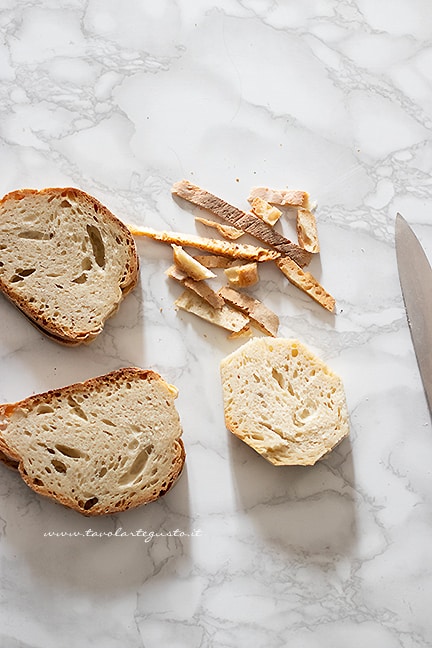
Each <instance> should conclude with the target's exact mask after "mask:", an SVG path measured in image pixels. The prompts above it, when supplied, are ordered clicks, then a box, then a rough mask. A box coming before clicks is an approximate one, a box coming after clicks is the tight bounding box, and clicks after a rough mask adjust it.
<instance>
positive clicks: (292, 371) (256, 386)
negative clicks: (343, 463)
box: [221, 338, 349, 466]
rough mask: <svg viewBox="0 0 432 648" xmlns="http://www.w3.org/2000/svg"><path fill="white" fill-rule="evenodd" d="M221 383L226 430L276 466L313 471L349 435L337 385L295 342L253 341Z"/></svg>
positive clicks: (225, 368)
mask: <svg viewBox="0 0 432 648" xmlns="http://www.w3.org/2000/svg"><path fill="white" fill-rule="evenodd" d="M221 378H222V386H223V398H224V410H225V422H226V426H227V428H228V430H230V431H231V432H232V433H233V434H235V435H236V436H237V437H238V438H239V439H241V440H242V441H244V442H245V443H247V444H248V445H249V446H251V448H253V449H254V450H255V451H256V452H258V453H259V454H260V455H261V456H263V457H264V458H265V459H267V461H269V462H271V463H272V464H274V465H276V466H286V465H303V466H308V465H312V464H314V463H316V462H317V461H318V460H319V459H321V458H322V457H323V456H324V455H325V454H327V453H328V452H329V451H330V450H332V449H333V448H334V447H335V446H336V445H337V444H338V443H339V442H340V441H341V440H342V439H343V438H344V437H346V436H347V435H348V434H349V422H348V411H347V405H346V399H345V393H344V388H343V384H342V381H341V379H340V378H339V377H338V376H336V375H335V374H334V373H333V372H332V371H331V369H330V368H329V367H328V366H327V365H326V364H325V363H324V362H323V361H322V360H320V359H319V358H317V357H316V356H315V355H314V354H313V353H311V351H310V350H309V349H308V348H307V347H306V346H305V345H304V344H301V343H300V342H298V341H297V340H287V339H283V338H275V339H270V338H253V339H252V340H250V341H249V342H246V344H244V345H243V346H242V347H240V348H239V349H237V351H234V353H232V354H231V355H229V356H228V357H226V358H225V359H224V360H222V362H221Z"/></svg>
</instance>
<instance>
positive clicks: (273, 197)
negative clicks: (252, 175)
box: [248, 187, 309, 208]
mask: <svg viewBox="0 0 432 648" xmlns="http://www.w3.org/2000/svg"><path fill="white" fill-rule="evenodd" d="M254 198H261V199H262V200H265V201H266V202H268V203H270V204H271V205H280V206H281V207H306V208H307V207H308V204H309V194H308V193H307V192H306V191H298V190H292V189H291V190H281V191H279V190H277V189H269V188H268V187H254V188H253V189H251V192H250V195H249V198H248V202H250V203H251V202H252V201H253V199H254Z"/></svg>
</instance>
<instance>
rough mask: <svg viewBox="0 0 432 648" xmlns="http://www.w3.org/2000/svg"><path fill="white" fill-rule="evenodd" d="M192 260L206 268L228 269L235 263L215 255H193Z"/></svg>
mask: <svg viewBox="0 0 432 648" xmlns="http://www.w3.org/2000/svg"><path fill="white" fill-rule="evenodd" d="M194 259H196V260H197V261H198V262H199V263H201V265H203V266H205V267H206V268H230V267H231V266H232V265H235V263H236V260H235V259H229V258H227V257H223V256H217V255H215V254H195V256H194Z"/></svg>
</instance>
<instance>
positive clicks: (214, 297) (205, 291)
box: [165, 265, 225, 308]
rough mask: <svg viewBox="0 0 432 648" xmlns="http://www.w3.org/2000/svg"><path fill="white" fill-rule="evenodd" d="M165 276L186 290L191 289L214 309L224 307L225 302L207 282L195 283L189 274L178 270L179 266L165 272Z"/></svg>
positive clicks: (173, 266)
mask: <svg viewBox="0 0 432 648" xmlns="http://www.w3.org/2000/svg"><path fill="white" fill-rule="evenodd" d="M165 274H166V276H167V277H169V278H170V279H174V280H175V281H178V282H179V283H181V284H182V285H183V286H184V287H185V288H189V290H191V291H192V292H194V293H196V294H197V295H199V296H200V297H202V298H203V299H204V300H205V301H206V302H207V303H208V304H210V306H212V307H213V308H222V306H223V305H224V303H225V302H224V300H223V298H222V297H221V296H220V295H218V294H217V293H216V292H215V291H214V290H212V289H211V288H210V286H208V285H207V284H206V282H205V281H195V280H194V279H191V278H190V277H188V275H187V274H185V273H184V272H183V271H182V270H180V268H177V266H175V265H172V266H171V267H170V268H168V270H166V271H165Z"/></svg>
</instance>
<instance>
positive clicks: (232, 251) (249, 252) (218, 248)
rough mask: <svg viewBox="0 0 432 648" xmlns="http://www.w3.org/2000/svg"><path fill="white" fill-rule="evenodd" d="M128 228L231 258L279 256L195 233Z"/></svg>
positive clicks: (268, 251)
mask: <svg viewBox="0 0 432 648" xmlns="http://www.w3.org/2000/svg"><path fill="white" fill-rule="evenodd" d="M128 227H129V230H130V231H131V232H132V234H134V235H135V236H146V237H148V238H151V239H154V240H155V241H161V242H162V243H175V244H176V245H183V246H184V247H193V248H197V249H199V250H207V251H208V252H212V253H213V254H216V255H221V256H228V257H231V258H232V259H248V260H250V261H273V260H274V259H277V258H279V257H280V254H279V253H278V252H276V251H275V250H266V249H265V248H261V247H255V246H254V245H245V244H241V243H230V242H229V241H221V240H219V239H211V238H204V237H202V236H196V235H195V234H182V233H181V232H159V231H157V230H154V229H152V228H151V227H136V226H135V225H128Z"/></svg>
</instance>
